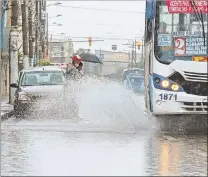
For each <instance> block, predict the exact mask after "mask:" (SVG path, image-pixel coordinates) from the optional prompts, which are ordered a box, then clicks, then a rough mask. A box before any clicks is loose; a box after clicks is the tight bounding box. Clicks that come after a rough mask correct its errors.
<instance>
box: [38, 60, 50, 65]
mask: <svg viewBox="0 0 208 177" xmlns="http://www.w3.org/2000/svg"><path fill="white" fill-rule="evenodd" d="M40 66H50V62H48V61H46V60H40Z"/></svg>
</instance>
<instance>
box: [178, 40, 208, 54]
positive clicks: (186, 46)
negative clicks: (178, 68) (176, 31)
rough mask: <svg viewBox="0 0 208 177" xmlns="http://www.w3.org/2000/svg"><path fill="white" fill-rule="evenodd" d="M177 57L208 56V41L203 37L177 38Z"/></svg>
mask: <svg viewBox="0 0 208 177" xmlns="http://www.w3.org/2000/svg"><path fill="white" fill-rule="evenodd" d="M174 42H175V46H174V48H175V56H207V40H206V39H205V44H206V45H205V46H204V38H202V37H188V38H186V37H175V38H174Z"/></svg>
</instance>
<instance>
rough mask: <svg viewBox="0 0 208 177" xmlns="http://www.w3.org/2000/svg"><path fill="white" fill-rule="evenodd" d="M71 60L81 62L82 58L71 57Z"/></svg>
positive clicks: (77, 56)
mask: <svg viewBox="0 0 208 177" xmlns="http://www.w3.org/2000/svg"><path fill="white" fill-rule="evenodd" d="M72 60H73V61H80V62H81V61H82V60H83V58H82V57H80V56H79V55H74V56H73V57H72Z"/></svg>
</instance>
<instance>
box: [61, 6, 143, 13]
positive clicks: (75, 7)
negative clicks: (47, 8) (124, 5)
mask: <svg viewBox="0 0 208 177" xmlns="http://www.w3.org/2000/svg"><path fill="white" fill-rule="evenodd" d="M57 6H58V7H69V8H73V9H84V10H96V11H107V12H121V13H136V14H144V13H145V12H139V11H130V10H115V9H114V10H113V9H97V8H90V7H79V6H66V5H57Z"/></svg>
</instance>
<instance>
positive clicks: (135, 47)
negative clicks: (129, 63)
mask: <svg viewBox="0 0 208 177" xmlns="http://www.w3.org/2000/svg"><path fill="white" fill-rule="evenodd" d="M136 50H137V41H136V39H135V41H134V54H135V55H134V62H135V64H136V59H137V54H136Z"/></svg>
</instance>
